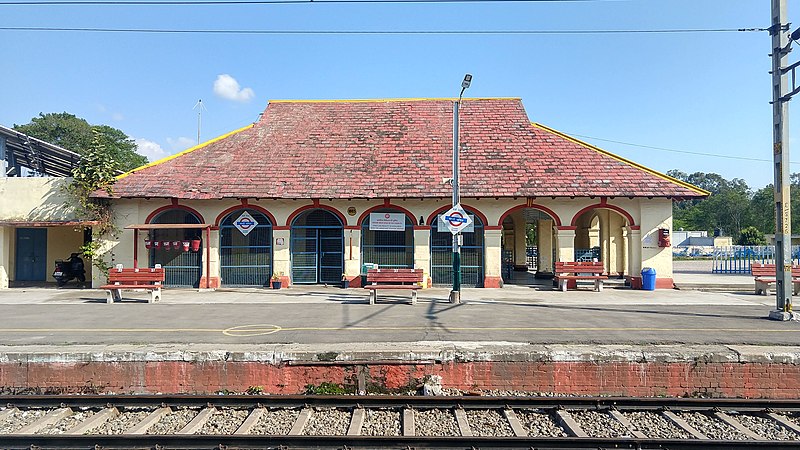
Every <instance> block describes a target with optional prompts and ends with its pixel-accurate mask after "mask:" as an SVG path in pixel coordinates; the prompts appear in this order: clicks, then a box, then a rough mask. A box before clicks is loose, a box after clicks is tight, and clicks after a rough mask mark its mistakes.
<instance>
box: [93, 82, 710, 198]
mask: <svg viewBox="0 0 800 450" xmlns="http://www.w3.org/2000/svg"><path fill="white" fill-rule="evenodd" d="M452 121H453V99H428V100H424V99H422V100H408V99H405V100H403V99H400V100H350V101H346V100H343V101H301V100H300V101H272V102H270V103H269V105H268V106H267V109H266V110H265V112H264V114H263V115H262V116H261V119H260V120H259V121H258V122H256V123H255V124H253V125H250V126H247V127H244V128H242V129H240V130H236V131H234V132H232V133H229V134H228V135H225V136H221V137H220V138H217V139H214V140H212V141H209V142H206V143H204V144H201V145H199V146H197V147H194V148H192V149H189V150H187V151H185V152H182V153H180V154H178V155H174V156H171V157H169V158H165V159H164V160H161V161H157V162H155V163H152V164H148V165H146V166H143V167H141V168H138V169H135V170H133V171H131V172H129V173H127V174H125V175H123V176H121V177H120V179H119V180H118V181H117V183H116V185H115V187H114V196H115V197H165V198H178V199H220V198H290V199H293V198H345V199H349V198H387V197H388V198H421V197H427V198H431V197H434V198H435V197H439V198H449V197H450V196H451V188H450V186H449V185H446V184H443V183H442V180H443V179H446V178H450V177H451V174H452V146H453V140H452V139H453V136H452V134H453V130H452V127H453V125H452ZM460 122H461V126H460V130H461V131H460V144H461V145H460V148H461V153H460V155H461V180H460V181H461V195H462V197H545V196H550V197H587V196H627V197H671V198H699V197H704V196H706V195H708V193H707V192H706V191H703V190H702V189H699V188H697V187H694V186H691V185H689V184H686V183H683V182H681V181H678V180H676V179H673V178H670V177H668V176H666V175H664V174H661V173H658V172H656V171H653V170H650V169H647V168H644V167H643V166H641V165H638V164H636V163H633V162H631V161H628V160H625V159H623V158H620V157H618V156H615V155H613V154H611V153H609V152H605V151H603V150H601V149H599V148H597V147H594V146H591V145H589V144H586V143H583V142H581V141H578V140H576V139H573V138H570V137H568V136H566V135H564V134H562V133H559V132H557V131H555V130H552V129H550V128H547V127H545V126H542V125H537V124H532V123H531V122H530V120H529V119H528V116H527V114H526V113H525V110H524V108H523V106H522V102H521V101H520V99H513V98H512V99H508V98H492V99H465V100H464V101H463V103H462V106H461V111H460ZM98 195H103V194H102V193H98Z"/></svg>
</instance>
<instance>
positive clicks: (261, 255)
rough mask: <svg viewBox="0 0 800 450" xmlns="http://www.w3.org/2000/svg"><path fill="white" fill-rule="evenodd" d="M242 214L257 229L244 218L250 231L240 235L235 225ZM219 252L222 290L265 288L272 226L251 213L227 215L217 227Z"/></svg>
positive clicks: (269, 264)
mask: <svg viewBox="0 0 800 450" xmlns="http://www.w3.org/2000/svg"><path fill="white" fill-rule="evenodd" d="M245 212H247V214H249V215H250V217H252V218H253V220H254V222H255V223H256V225H255V226H253V225H252V224H251V222H250V221H249V218H247V224H250V227H245V228H242V229H243V230H245V231H240V229H239V228H237V221H239V219H240V218H241V217H242V214H244V213H245ZM239 226H242V224H241V222H240V223H239ZM245 232H246V233H247V235H245V234H244V233H245ZM219 252H220V275H221V276H222V284H223V285H224V286H268V285H269V279H270V276H271V275H272V222H271V221H270V220H269V218H268V217H267V216H266V215H265V214H263V213H261V212H259V211H257V210H254V209H240V210H236V211H234V212H232V213H230V214H228V215H227V216H225V218H224V219H223V220H222V222H220V225H219Z"/></svg>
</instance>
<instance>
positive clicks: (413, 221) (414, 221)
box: [358, 203, 417, 227]
mask: <svg viewBox="0 0 800 450" xmlns="http://www.w3.org/2000/svg"><path fill="white" fill-rule="evenodd" d="M378 209H396V210H398V211H400V212H402V213H403V214H405V215H406V217H408V218H410V219H411V225H412V226H416V225H417V218H416V217H414V214H411V211H409V210H407V209H405V208H403V207H402V206H397V205H392V204H391V203H384V204H382V205H376V206H373V207H372V208H369V209H368V210H366V211H364V212H363V213H362V214H361V216H359V217H358V226H359V227H361V226H363V224H364V219H366V218H367V217H368V216H369V213H371V212H373V211H376V210H378Z"/></svg>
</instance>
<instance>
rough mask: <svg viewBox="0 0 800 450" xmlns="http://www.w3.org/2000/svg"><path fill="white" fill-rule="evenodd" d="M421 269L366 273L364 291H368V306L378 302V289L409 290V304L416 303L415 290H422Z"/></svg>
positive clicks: (376, 270)
mask: <svg viewBox="0 0 800 450" xmlns="http://www.w3.org/2000/svg"><path fill="white" fill-rule="evenodd" d="M422 281H423V275H422V269H369V270H368V271H367V283H371V284H367V285H366V286H364V289H369V290H370V292H369V304H370V305H374V304H375V302H377V301H378V289H408V290H411V304H412V305H415V304H416V303H417V289H421V288H422V285H421V283H422Z"/></svg>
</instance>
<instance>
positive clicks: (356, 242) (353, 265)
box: [344, 228, 416, 280]
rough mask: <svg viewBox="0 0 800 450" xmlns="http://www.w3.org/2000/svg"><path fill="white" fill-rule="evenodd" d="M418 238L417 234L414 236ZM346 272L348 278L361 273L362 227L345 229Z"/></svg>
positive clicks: (350, 278)
mask: <svg viewBox="0 0 800 450" xmlns="http://www.w3.org/2000/svg"><path fill="white" fill-rule="evenodd" d="M414 238H415V240H416V236H415V237H414ZM344 274H345V277H346V278H347V279H348V280H352V279H353V278H355V277H357V276H359V275H361V229H360V228H359V229H357V230H344Z"/></svg>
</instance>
